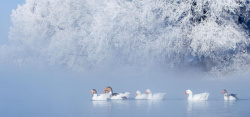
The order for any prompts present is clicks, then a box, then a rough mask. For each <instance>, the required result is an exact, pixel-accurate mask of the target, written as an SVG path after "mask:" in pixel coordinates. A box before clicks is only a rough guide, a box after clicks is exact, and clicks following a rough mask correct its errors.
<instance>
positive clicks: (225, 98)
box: [222, 89, 239, 100]
mask: <svg viewBox="0 0 250 117" xmlns="http://www.w3.org/2000/svg"><path fill="white" fill-rule="evenodd" d="M222 94H224V100H238V99H239V98H238V96H237V94H229V95H228V94H227V90H226V89H224V90H223V91H222Z"/></svg>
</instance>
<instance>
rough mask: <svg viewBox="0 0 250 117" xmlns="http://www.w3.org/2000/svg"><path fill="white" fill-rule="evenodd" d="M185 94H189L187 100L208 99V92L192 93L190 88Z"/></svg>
mask: <svg viewBox="0 0 250 117" xmlns="http://www.w3.org/2000/svg"><path fill="white" fill-rule="evenodd" d="M185 94H189V96H188V100H208V96H209V93H206V92H205V93H200V94H195V95H193V93H192V91H191V90H189V89H188V90H187V91H186V92H185Z"/></svg>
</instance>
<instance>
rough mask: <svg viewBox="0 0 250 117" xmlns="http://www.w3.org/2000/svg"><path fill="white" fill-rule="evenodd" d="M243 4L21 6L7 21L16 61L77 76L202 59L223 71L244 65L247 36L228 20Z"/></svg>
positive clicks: (64, 0)
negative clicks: (103, 68) (98, 69)
mask: <svg viewBox="0 0 250 117" xmlns="http://www.w3.org/2000/svg"><path fill="white" fill-rule="evenodd" d="M246 4H247V3H246V1H245V0H219V1H214V0H177V1H176V0H74V1H72V0H53V1H49V0H26V4H24V5H22V6H18V8H17V9H16V10H15V11H13V13H12V15H11V16H12V22H13V26H12V27H11V30H10V40H11V42H12V44H13V45H15V46H16V47H18V48H21V50H23V52H24V54H23V56H18V57H17V58H18V59H20V58H22V59H24V60H25V59H26V58H32V57H34V56H36V59H37V58H40V59H43V60H45V61H47V62H49V63H51V64H61V65H65V66H67V67H69V68H72V69H77V70H79V69H80V70H82V69H88V68H91V67H94V66H98V65H102V64H104V63H108V64H122V65H123V66H127V65H128V66H133V65H142V66H146V65H147V64H149V63H152V64H160V65H163V66H168V67H170V68H172V67H176V66H179V65H183V64H184V63H187V62H188V61H186V58H190V57H191V58H198V59H202V58H204V57H205V59H206V60H209V61H208V62H210V61H211V63H213V65H211V67H213V70H220V71H223V70H225V69H228V67H230V65H235V64H230V63H231V62H234V61H236V60H237V61H241V62H243V61H247V60H246V56H248V55H245V56H244V57H241V56H242V54H244V53H245V52H244V48H245V47H246V46H247V45H248V43H249V36H248V34H247V32H245V31H244V30H243V28H242V27H241V26H239V25H238V24H237V22H235V17H234V16H235V15H234V14H237V9H239V8H240V7H241V6H242V5H246ZM247 7H248V6H247ZM247 9H249V8H247ZM231 51H234V54H232V55H230V54H231V53H232V52H231ZM236 56H237V57H236ZM225 57H226V58H227V59H225ZM234 63H235V62H234ZM236 65H237V64H236ZM221 66H225V67H221Z"/></svg>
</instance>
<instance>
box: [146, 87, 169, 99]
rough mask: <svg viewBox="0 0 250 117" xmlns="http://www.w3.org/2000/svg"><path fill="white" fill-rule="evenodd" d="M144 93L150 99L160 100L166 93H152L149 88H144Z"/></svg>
mask: <svg viewBox="0 0 250 117" xmlns="http://www.w3.org/2000/svg"><path fill="white" fill-rule="evenodd" d="M146 95H148V99H150V100H162V99H164V98H165V95H166V93H152V92H151V91H150V90H149V89H147V90H146Z"/></svg>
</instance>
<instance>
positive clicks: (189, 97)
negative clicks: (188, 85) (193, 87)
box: [188, 92, 193, 100]
mask: <svg viewBox="0 0 250 117" xmlns="http://www.w3.org/2000/svg"><path fill="white" fill-rule="evenodd" d="M192 99H193V93H192V92H190V93H189V96H188V100H192Z"/></svg>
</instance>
